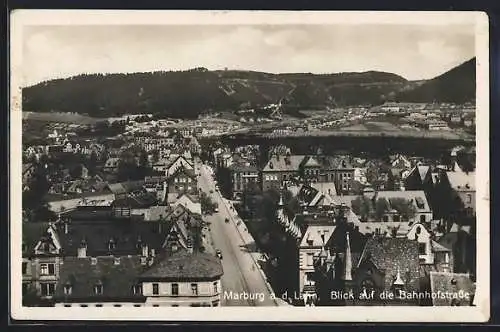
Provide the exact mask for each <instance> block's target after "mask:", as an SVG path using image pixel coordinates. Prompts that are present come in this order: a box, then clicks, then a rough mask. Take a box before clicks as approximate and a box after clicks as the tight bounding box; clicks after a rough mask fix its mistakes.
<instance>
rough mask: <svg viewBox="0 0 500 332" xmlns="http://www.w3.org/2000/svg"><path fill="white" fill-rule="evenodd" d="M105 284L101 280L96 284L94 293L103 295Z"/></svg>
mask: <svg viewBox="0 0 500 332" xmlns="http://www.w3.org/2000/svg"><path fill="white" fill-rule="evenodd" d="M103 290H104V289H103V285H102V282H101V281H100V280H99V281H98V282H97V283H96V284H95V285H94V295H102V293H103Z"/></svg>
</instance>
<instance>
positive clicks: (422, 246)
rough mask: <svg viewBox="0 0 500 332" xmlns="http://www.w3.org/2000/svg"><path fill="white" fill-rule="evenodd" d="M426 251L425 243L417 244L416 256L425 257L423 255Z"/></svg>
mask: <svg viewBox="0 0 500 332" xmlns="http://www.w3.org/2000/svg"><path fill="white" fill-rule="evenodd" d="M426 249H427V248H426V245H425V243H419V244H418V254H419V255H425V254H426V251H427V250H426Z"/></svg>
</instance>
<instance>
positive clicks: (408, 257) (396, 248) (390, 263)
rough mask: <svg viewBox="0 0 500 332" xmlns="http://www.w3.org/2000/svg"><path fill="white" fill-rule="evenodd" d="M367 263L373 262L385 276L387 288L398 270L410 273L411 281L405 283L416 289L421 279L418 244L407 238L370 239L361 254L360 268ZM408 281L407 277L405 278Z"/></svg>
mask: <svg viewBox="0 0 500 332" xmlns="http://www.w3.org/2000/svg"><path fill="white" fill-rule="evenodd" d="M365 261H370V262H372V263H373V264H374V265H375V266H376V267H377V268H378V269H379V270H380V271H381V272H383V273H384V274H385V286H386V288H390V287H391V286H392V283H393V282H394V280H395V277H396V275H397V272H398V270H399V271H401V273H405V274H406V272H408V273H409V278H410V280H405V282H406V283H407V284H408V285H409V286H411V287H410V289H415V287H416V286H417V285H418V282H419V281H418V278H419V265H420V264H419V256H418V243H417V241H411V240H408V239H406V238H387V237H375V238H370V239H368V241H367V242H366V244H365V247H364V249H363V252H362V253H361V257H360V260H359V262H358V267H359V266H361V264H362V263H363V262H365ZM403 278H404V279H406V277H405V276H403Z"/></svg>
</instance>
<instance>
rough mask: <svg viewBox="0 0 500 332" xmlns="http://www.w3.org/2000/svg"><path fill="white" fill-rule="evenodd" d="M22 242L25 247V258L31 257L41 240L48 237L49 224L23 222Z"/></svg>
mask: <svg viewBox="0 0 500 332" xmlns="http://www.w3.org/2000/svg"><path fill="white" fill-rule="evenodd" d="M22 227H23V231H22V242H23V244H24V246H25V249H26V250H25V251H23V256H25V255H31V254H32V253H33V252H34V250H35V246H36V245H37V244H38V241H40V239H41V238H42V237H43V236H45V235H47V231H48V229H49V227H50V223H48V222H23V226H22Z"/></svg>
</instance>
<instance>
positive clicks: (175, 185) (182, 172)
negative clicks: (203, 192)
mask: <svg viewBox="0 0 500 332" xmlns="http://www.w3.org/2000/svg"><path fill="white" fill-rule="evenodd" d="M167 186H168V190H167V192H168V195H169V196H170V195H177V196H180V195H182V194H189V195H197V193H198V188H197V178H196V175H195V174H194V170H193V169H192V168H191V169H188V168H185V167H184V166H180V167H179V168H178V169H176V170H175V172H174V173H173V174H171V175H170V176H169V178H168V181H167Z"/></svg>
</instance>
